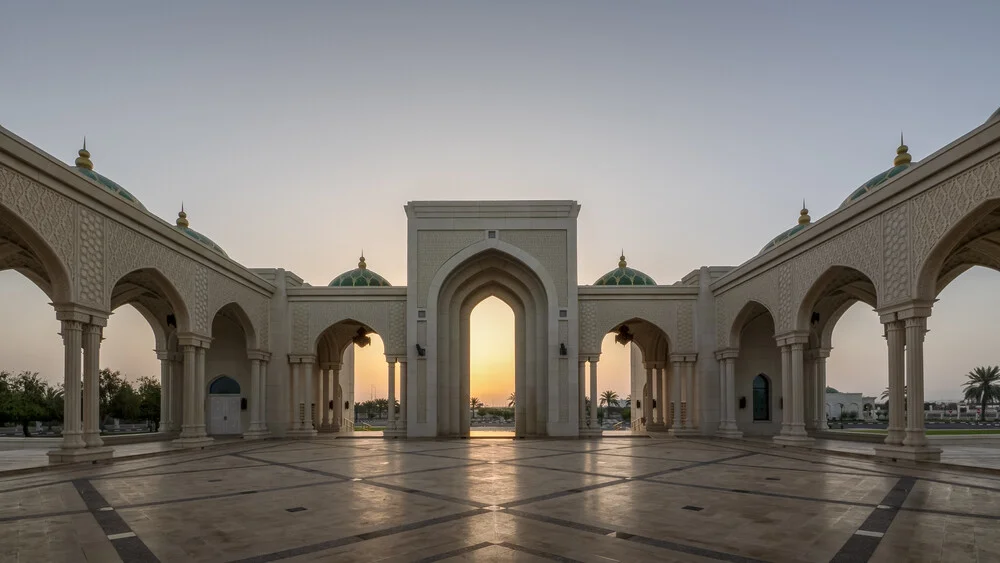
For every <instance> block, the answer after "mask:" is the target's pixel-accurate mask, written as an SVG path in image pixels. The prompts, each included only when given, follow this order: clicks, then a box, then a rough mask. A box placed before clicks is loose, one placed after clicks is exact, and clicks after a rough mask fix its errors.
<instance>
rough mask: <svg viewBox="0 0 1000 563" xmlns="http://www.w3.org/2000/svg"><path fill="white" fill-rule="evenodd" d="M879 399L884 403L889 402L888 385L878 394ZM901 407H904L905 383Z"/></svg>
mask: <svg viewBox="0 0 1000 563" xmlns="http://www.w3.org/2000/svg"><path fill="white" fill-rule="evenodd" d="M879 400H881V401H882V402H883V403H885V404H886V405H888V404H889V388H888V387H886V388H885V391H882V394H881V395H879ZM903 407H904V408H905V407H906V385H904V386H903Z"/></svg>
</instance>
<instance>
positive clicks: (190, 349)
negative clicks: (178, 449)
mask: <svg viewBox="0 0 1000 563" xmlns="http://www.w3.org/2000/svg"><path fill="white" fill-rule="evenodd" d="M197 363H198V359H197V353H196V352H195V347H194V346H190V345H186V346H184V409H183V414H182V415H181V416H182V417H183V420H184V423H183V425H182V426H181V438H193V437H195V433H196V432H195V430H196V429H195V426H196V425H197V421H196V420H195V415H194V406H195V403H196V401H197V396H196V394H197V389H196V387H195V386H196V385H197V373H196V372H197V369H198V368H197V367H196V364H197Z"/></svg>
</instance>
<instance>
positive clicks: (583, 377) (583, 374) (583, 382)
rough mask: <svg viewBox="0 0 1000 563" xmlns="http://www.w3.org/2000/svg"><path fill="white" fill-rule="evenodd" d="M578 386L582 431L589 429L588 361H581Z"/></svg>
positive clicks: (519, 399)
mask: <svg viewBox="0 0 1000 563" xmlns="http://www.w3.org/2000/svg"><path fill="white" fill-rule="evenodd" d="M577 386H578V387H579V389H580V396H579V401H578V402H579V403H580V404H579V409H580V415H579V416H580V425H579V427H580V429H581V430H582V429H584V428H587V359H586V358H583V359H581V360H580V371H579V374H578V376H577ZM514 400H515V401H518V402H520V401H521V398H520V397H517V396H515V397H514Z"/></svg>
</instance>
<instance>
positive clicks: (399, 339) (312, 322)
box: [291, 300, 406, 355]
mask: <svg viewBox="0 0 1000 563" xmlns="http://www.w3.org/2000/svg"><path fill="white" fill-rule="evenodd" d="M405 306H406V303H405V301H402V300H400V301H387V300H386V301H374V300H371V301H369V300H364V301H362V300H358V301H330V302H317V301H309V302H294V303H292V306H291V313H292V354H314V353H316V352H315V350H314V349H313V343H315V342H316V339H318V338H319V335H320V334H322V333H323V331H324V330H326V329H327V328H329V327H330V326H332V325H334V324H336V323H338V322H340V321H344V320H348V319H349V320H354V321H357V322H359V323H363V324H365V325H367V326H369V327H371V328H372V329H373V330H374V331H375V332H376V333H378V335H379V336H380V337H381V338H382V343H383V346H384V347H385V353H386V354H390V355H403V354H405V353H406V342H405V340H406V337H405V334H406V333H405V330H406V319H405ZM397 321H399V322H397Z"/></svg>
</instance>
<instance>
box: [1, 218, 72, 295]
mask: <svg viewBox="0 0 1000 563" xmlns="http://www.w3.org/2000/svg"><path fill="white" fill-rule="evenodd" d="M3 243H6V244H3ZM4 262H7V263H8V264H9V266H8V267H11V268H12V269H15V270H17V271H19V272H20V273H21V274H22V275H24V276H25V277H27V278H28V279H29V280H31V281H32V282H33V283H34V284H35V285H37V286H38V287H39V288H40V289H41V290H42V291H43V292H45V295H47V296H48V297H49V299H51V300H52V302H53V303H68V302H71V301H73V298H74V293H73V281H72V279H71V276H70V273H69V268H68V267H67V266H66V264H64V263H63V261H62V260H60V259H59V257H58V256H57V255H56V253H55V251H54V250H53V249H52V247H51V246H49V244H48V243H47V242H46V241H45V239H44V238H43V237H42V236H41V234H39V233H38V232H37V231H36V230H35V229H34V228H33V227H31V225H29V224H28V223H26V222H25V221H24V220H23V219H21V217H19V216H18V215H17V214H16V213H14V212H13V211H12V210H10V209H9V208H7V207H5V206H3V205H0V269H6V268H4V267H3V263H4Z"/></svg>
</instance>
